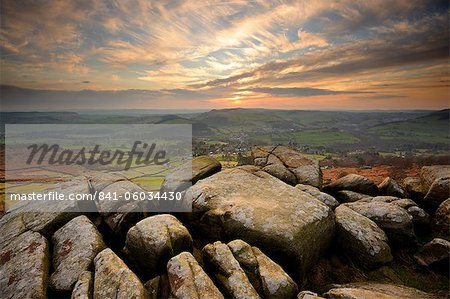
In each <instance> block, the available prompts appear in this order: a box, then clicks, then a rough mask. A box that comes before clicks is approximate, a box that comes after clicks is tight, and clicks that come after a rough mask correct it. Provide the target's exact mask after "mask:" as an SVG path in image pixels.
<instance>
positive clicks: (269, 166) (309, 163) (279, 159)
mask: <svg viewBox="0 0 450 299" xmlns="http://www.w3.org/2000/svg"><path fill="white" fill-rule="evenodd" d="M252 158H253V163H254V164H255V165H256V166H260V167H261V168H262V169H263V170H264V171H266V172H267V173H269V174H271V175H273V176H275V177H277V178H279V179H280V180H282V181H284V182H285V183H288V184H290V185H293V186H295V185H296V184H305V185H311V186H314V187H317V188H321V187H322V171H321V169H320V166H319V162H318V161H317V160H314V159H311V158H308V157H306V156H304V155H302V154H300V153H299V152H297V151H295V150H292V149H290V148H288V147H286V146H266V147H255V148H253V149H252Z"/></svg>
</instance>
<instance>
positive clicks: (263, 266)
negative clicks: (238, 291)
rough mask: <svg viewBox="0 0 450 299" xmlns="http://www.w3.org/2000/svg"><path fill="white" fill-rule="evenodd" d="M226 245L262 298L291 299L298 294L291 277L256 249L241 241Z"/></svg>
mask: <svg viewBox="0 0 450 299" xmlns="http://www.w3.org/2000/svg"><path fill="white" fill-rule="evenodd" d="M227 245H228V247H229V248H230V250H231V252H232V253H233V256H234V257H235V259H236V260H237V261H238V262H239V264H240V266H241V268H242V269H243V270H244V272H245V274H246V275H247V277H248V279H249V281H250V283H251V284H252V285H253V287H254V288H255V290H256V291H257V292H258V293H259V294H260V295H261V296H262V297H263V298H293V297H294V296H295V294H296V293H297V292H298V288H297V284H296V283H295V282H294V281H293V280H292V279H291V277H290V276H289V275H288V274H287V273H286V272H284V270H283V269H282V268H281V267H280V266H279V265H278V264H276V263H275V262H273V261H272V260H271V259H270V258H269V257H268V256H266V255H265V254H264V253H262V252H261V250H259V249H258V248H257V247H252V246H250V245H249V244H247V243H245V242H244V241H242V240H234V241H231V242H229V243H228V244H227Z"/></svg>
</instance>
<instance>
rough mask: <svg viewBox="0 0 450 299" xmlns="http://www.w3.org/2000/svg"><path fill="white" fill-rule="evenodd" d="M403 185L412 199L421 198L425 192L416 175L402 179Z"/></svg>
mask: <svg viewBox="0 0 450 299" xmlns="http://www.w3.org/2000/svg"><path fill="white" fill-rule="evenodd" d="M403 186H404V187H405V190H406V192H408V194H409V196H411V198H412V199H414V200H415V199H422V198H423V197H424V196H425V194H426V192H424V191H423V189H422V183H421V181H420V178H418V177H407V178H405V179H404V180H403Z"/></svg>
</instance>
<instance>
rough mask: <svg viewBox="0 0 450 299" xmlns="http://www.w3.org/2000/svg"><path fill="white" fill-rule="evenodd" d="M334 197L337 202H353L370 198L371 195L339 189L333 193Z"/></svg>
mask: <svg viewBox="0 0 450 299" xmlns="http://www.w3.org/2000/svg"><path fill="white" fill-rule="evenodd" d="M335 196H336V199H337V200H338V201H339V202H341V203H342V202H355V201H358V200H361V199H370V198H372V197H371V196H369V195H367V194H362V193H358V192H353V191H348V190H341V191H338V192H336V194H335Z"/></svg>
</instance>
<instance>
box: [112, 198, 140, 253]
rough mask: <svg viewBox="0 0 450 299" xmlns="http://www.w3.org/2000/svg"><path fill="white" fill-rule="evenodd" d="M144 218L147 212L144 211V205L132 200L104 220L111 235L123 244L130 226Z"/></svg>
mask: <svg viewBox="0 0 450 299" xmlns="http://www.w3.org/2000/svg"><path fill="white" fill-rule="evenodd" d="M144 218H145V213H144V212H143V211H142V207H141V206H139V204H137V203H136V202H130V203H127V204H125V205H123V206H120V207H119V208H118V209H117V212H116V213H112V214H110V215H108V216H106V217H105V218H104V222H105V223H106V225H107V226H108V228H109V230H110V233H111V235H112V236H114V238H115V239H116V240H117V241H118V242H120V243H121V244H123V243H124V242H125V239H126V237H127V233H128V231H129V230H130V228H131V227H132V226H133V225H135V224H136V223H138V222H139V221H141V220H142V219H144Z"/></svg>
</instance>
